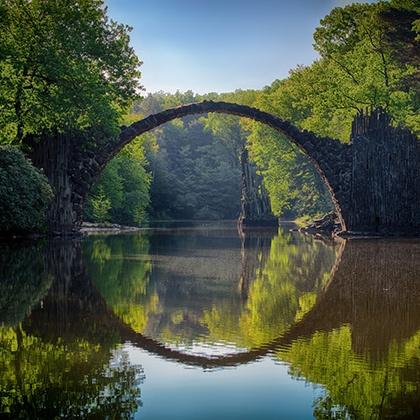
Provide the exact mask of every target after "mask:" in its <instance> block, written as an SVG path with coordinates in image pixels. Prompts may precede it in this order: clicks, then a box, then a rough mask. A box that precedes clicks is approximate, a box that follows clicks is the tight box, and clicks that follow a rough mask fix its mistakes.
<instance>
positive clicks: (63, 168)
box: [32, 101, 420, 234]
mask: <svg viewBox="0 0 420 420" xmlns="http://www.w3.org/2000/svg"><path fill="white" fill-rule="evenodd" d="M211 112H216V113H224V114H231V115H237V116H240V117H246V118H250V119H252V120H254V121H257V122H260V123H263V124H266V125H268V126H270V127H272V128H273V129H275V130H277V131H279V132H280V133H282V134H283V135H285V136H286V137H287V138H288V139H289V140H290V141H291V142H292V143H293V144H294V145H296V146H297V147H298V148H299V149H300V150H301V151H302V152H303V153H305V154H306V155H307V156H308V157H309V159H310V160H311V162H312V163H313V165H314V166H315V168H316V170H317V171H318V173H319V174H320V176H321V178H322V180H323V181H324V183H325V184H326V186H327V188H328V190H329V192H330V194H331V198H332V202H333V204H334V206H335V209H336V212H337V215H338V217H339V220H340V224H341V228H342V231H352V232H369V233H372V232H384V233H408V232H409V233H413V231H415V232H416V233H418V232H420V147H419V142H418V140H417V138H416V137H415V136H414V135H413V134H412V133H410V132H409V131H408V130H406V129H404V128H394V127H392V126H391V122H390V118H389V117H388V115H387V114H386V113H384V112H382V111H381V110H375V111H373V112H372V113H371V114H369V115H368V114H365V115H364V114H359V115H358V116H357V117H356V119H355V120H354V123H353V130H352V135H351V138H350V142H349V143H347V144H345V143H341V142H340V141H338V140H335V139H332V138H326V137H319V136H317V135H315V134H313V133H311V132H308V131H304V130H303V131H302V130H300V129H298V128H297V127H296V126H294V125H293V124H291V123H290V122H288V121H285V120H282V119H281V118H278V117H276V116H274V115H271V114H269V113H267V112H263V111H261V110H258V109H256V108H252V107H249V106H245V105H238V104H234V103H227V102H213V101H204V102H201V103H195V104H190V105H184V106H180V107H178V108H172V109H168V110H165V111H162V112H159V113H157V114H154V115H150V116H148V117H147V118H144V119H142V120H140V121H138V122H135V123H133V124H132V125H130V126H129V127H122V129H121V132H120V135H119V136H118V137H117V138H116V139H113V140H110V141H96V142H95V144H94V145H92V142H90V141H89V139H88V138H87V137H88V135H86V133H85V134H84V133H78V134H74V135H66V136H63V135H57V136H56V137H55V138H50V139H48V140H47V141H46V142H44V143H39V146H38V147H37V148H35V149H34V151H33V155H32V159H33V161H34V163H35V165H37V166H38V167H42V168H43V169H44V172H45V173H46V175H47V176H48V178H49V180H50V183H51V185H52V186H53V188H54V190H55V200H54V202H53V204H52V206H51V208H50V210H49V220H50V228H51V231H52V232H55V233H59V234H69V233H70V234H71V233H75V232H77V231H78V230H79V228H80V225H81V221H82V216H83V206H84V202H85V199H86V196H87V194H88V192H89V190H90V189H91V187H92V186H93V185H94V183H95V182H96V180H97V179H98V177H99V175H100V173H101V171H102V170H103V169H104V168H105V166H106V165H107V163H108V162H109V161H110V160H111V159H112V158H113V157H114V156H115V155H116V154H117V153H118V152H119V151H120V150H121V149H122V148H123V147H124V146H126V145H127V144H129V143H130V142H131V141H132V140H133V139H135V138H136V137H137V136H139V135H141V134H144V133H146V132H148V131H150V130H153V129H154V128H156V127H159V126H160V125H162V124H165V123H167V122H169V121H171V120H174V119H176V118H182V117H185V116H187V115H195V114H207V113H211Z"/></svg>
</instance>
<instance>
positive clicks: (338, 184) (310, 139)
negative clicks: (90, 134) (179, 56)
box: [77, 101, 351, 230]
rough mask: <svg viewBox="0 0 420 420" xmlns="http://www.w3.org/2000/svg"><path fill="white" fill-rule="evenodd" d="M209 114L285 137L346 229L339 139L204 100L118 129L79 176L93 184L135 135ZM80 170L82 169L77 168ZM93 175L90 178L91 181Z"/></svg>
mask: <svg viewBox="0 0 420 420" xmlns="http://www.w3.org/2000/svg"><path fill="white" fill-rule="evenodd" d="M211 112H216V113H223V114H230V115H236V116H240V117H245V118H250V119H252V120H254V121H257V122H260V123H263V124H266V125H268V126H270V127H272V128H273V129H275V130H277V131H279V132H281V133H282V134H284V135H285V136H287V138H288V139H289V140H290V141H291V142H292V143H293V144H295V145H296V146H298V148H299V149H300V150H302V151H303V152H304V153H305V154H306V155H307V156H308V157H309V159H310V160H311V161H312V163H313V164H314V166H315V168H316V169H317V171H318V173H319V174H320V176H321V178H322V179H323V181H324V182H325V184H326V185H327V187H328V190H329V191H330V194H331V198H332V201H333V203H334V205H335V208H336V210H337V214H338V216H339V218H340V222H341V225H342V228H343V230H345V229H346V220H347V208H348V190H349V184H350V174H351V150H350V147H349V146H348V145H346V144H343V143H340V142H339V141H338V140H334V139H331V138H325V137H318V136H316V135H315V134H313V133H311V132H308V131H302V130H300V129H298V128H297V127H296V126H294V125H293V124H291V123H290V122H288V121H285V120H282V119H281V118H278V117H276V116H274V115H271V114H269V113H267V112H263V111H260V110H259V109H256V108H252V107H249V106H246V105H238V104H234V103H228V102H213V101H204V102H201V103H194V104H189V105H183V106H180V107H177V108H172V109H168V110H165V111H162V112H159V113H157V114H153V115H150V116H148V117H147V118H144V119H142V120H140V121H138V122H135V123H133V124H131V125H130V126H129V127H124V128H123V129H122V130H121V133H120V136H119V138H118V140H117V142H111V143H108V144H106V145H105V146H104V147H103V148H102V149H100V150H98V151H97V153H96V157H95V160H94V162H93V165H94V167H95V168H94V170H92V168H91V165H92V161H91V160H87V161H86V164H85V165H86V167H85V168H82V170H79V173H81V174H87V173H88V174H90V175H91V176H90V177H87V178H86V179H85V180H86V182H88V183H90V185H91V184H92V183H93V182H92V181H94V180H96V179H97V177H98V176H99V174H100V172H101V171H102V169H103V168H104V167H105V166H106V164H107V163H108V162H109V161H110V160H111V159H112V158H113V157H114V156H115V155H116V154H117V153H118V152H119V151H121V149H122V148H123V147H124V146H126V145H127V144H129V143H130V142H131V141H132V140H133V139H134V138H136V137H137V136H139V135H141V134H144V133H146V132H148V131H150V130H153V129H154V128H156V127H159V126H160V125H162V124H165V123H167V122H169V121H172V120H174V119H176V118H182V117H185V116H187V115H196V114H207V113H211ZM79 169H81V168H80V166H79ZM92 175H93V179H91V178H92ZM77 181H78V183H79V184H83V175H82V176H81V178H80V179H78V180H77ZM90 185H87V186H84V188H82V189H81V191H80V193H79V194H78V196H79V197H80V198H83V197H84V195H85V194H86V192H85V191H86V189H89V188H90ZM82 187H83V185H82ZM86 187H87V188H86Z"/></svg>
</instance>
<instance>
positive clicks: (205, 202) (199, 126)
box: [133, 91, 243, 219]
mask: <svg viewBox="0 0 420 420" xmlns="http://www.w3.org/2000/svg"><path fill="white" fill-rule="evenodd" d="M215 96H217V95H212V96H211V97H212V98H213V99H216V98H215ZM209 98H210V95H206V96H200V95H194V94H193V93H192V92H189V91H187V92H185V93H180V92H177V93H175V94H166V93H162V92H158V93H156V94H153V95H149V96H148V97H146V98H145V99H144V101H143V102H141V103H136V104H135V105H134V108H133V110H134V112H136V113H138V114H141V115H149V114H150V113H156V112H159V111H161V110H162V109H165V108H168V107H174V106H179V105H182V104H184V103H190V102H197V101H201V100H203V99H209ZM213 117H214V116H210V115H209V116H205V117H199V118H197V117H187V118H184V119H182V120H181V121H173V122H171V123H169V124H166V125H165V126H163V127H160V128H159V129H157V130H155V131H154V132H153V133H152V134H149V138H145V137H144V136H142V137H143V139H144V141H148V143H149V145H150V146H149V148H148V153H147V157H148V159H149V161H150V168H151V170H152V173H153V180H152V185H151V209H150V215H151V217H152V218H155V219H166V218H175V219H233V218H235V217H237V215H238V214H239V206H240V169H239V152H238V146H237V143H238V142H240V141H243V139H242V138H241V137H240V136H239V137H238V135H236V134H238V133H239V134H240V127H239V124H238V122H236V126H234V127H233V128H234V130H230V128H231V125H229V121H230V120H229V117H227V116H218V118H220V119H219V120H218V119H217V117H216V118H213ZM210 119H211V120H212V121H213V122H212V123H210V122H209V121H210ZM217 121H219V124H218V127H219V131H217V130H216V129H213V126H215V125H217ZM235 121H236V119H235ZM235 130H236V134H235V136H233V135H232V134H233V132H234V131H235ZM223 131H225V133H223Z"/></svg>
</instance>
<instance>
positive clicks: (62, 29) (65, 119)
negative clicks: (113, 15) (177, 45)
mask: <svg viewBox="0 0 420 420" xmlns="http://www.w3.org/2000/svg"><path fill="white" fill-rule="evenodd" d="M0 6H1V9H0V13H1V19H0V32H1V34H2V36H1V38H0V95H1V112H0V126H1V127H2V130H1V134H0V135H1V138H0V141H3V142H4V141H6V142H10V141H20V140H22V138H24V137H25V136H27V135H30V134H43V133H46V132H56V131H66V130H69V129H74V128H77V129H85V128H87V127H101V130H102V131H104V132H106V133H108V135H110V134H113V133H115V132H116V129H117V124H118V120H119V118H120V114H121V111H122V110H124V109H126V108H127V106H128V105H129V104H130V102H131V100H132V99H133V98H135V97H136V96H137V93H136V92H137V90H138V88H139V82H138V78H139V76H140V73H139V71H138V67H139V65H140V62H139V60H138V58H137V57H136V55H135V54H134V50H133V49H132V48H131V47H130V45H129V31H130V28H129V27H127V26H125V25H121V24H118V23H116V22H114V21H112V20H111V21H110V20H109V19H108V17H107V14H106V7H105V6H104V2H103V1H102V0H68V1H66V2H65V5H64V4H62V2H59V1H55V0H31V1H29V0H2V1H1V3H0Z"/></svg>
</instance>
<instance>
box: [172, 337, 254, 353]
mask: <svg viewBox="0 0 420 420" xmlns="http://www.w3.org/2000/svg"><path fill="white" fill-rule="evenodd" d="M168 347H169V348H171V349H176V350H179V351H182V352H183V353H185V354H196V355H205V356H209V357H212V356H226V355H229V354H232V353H239V352H245V351H247V349H246V348H245V347H243V348H240V347H237V346H236V345H235V344H234V343H230V344H229V343H223V342H213V343H202V342H199V341H198V342H195V341H193V342H192V343H191V345H189V346H182V345H174V344H168Z"/></svg>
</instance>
